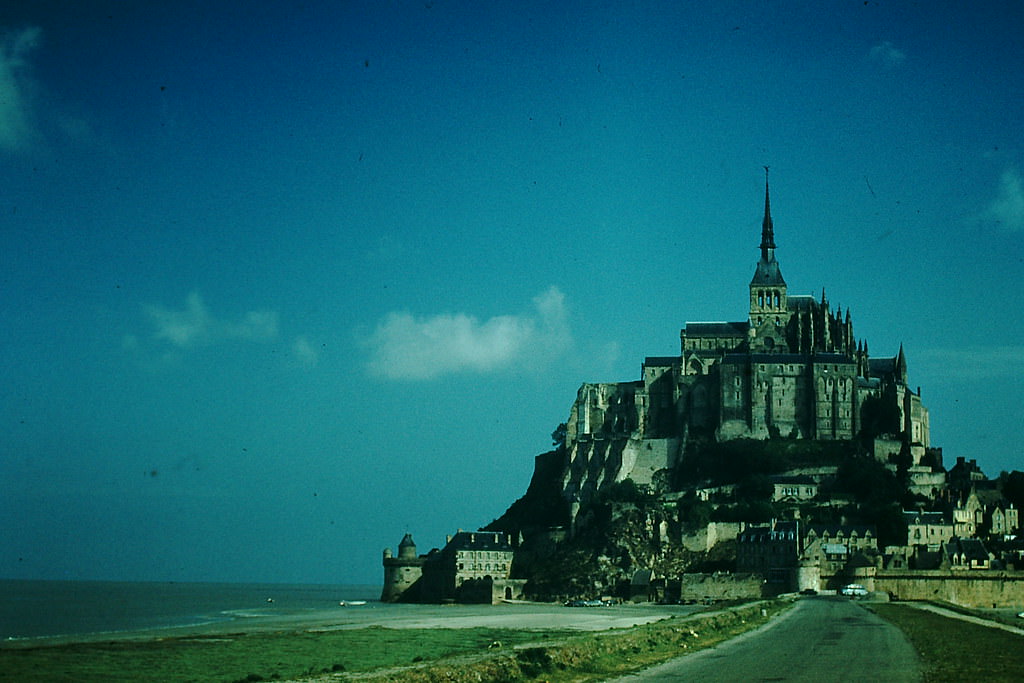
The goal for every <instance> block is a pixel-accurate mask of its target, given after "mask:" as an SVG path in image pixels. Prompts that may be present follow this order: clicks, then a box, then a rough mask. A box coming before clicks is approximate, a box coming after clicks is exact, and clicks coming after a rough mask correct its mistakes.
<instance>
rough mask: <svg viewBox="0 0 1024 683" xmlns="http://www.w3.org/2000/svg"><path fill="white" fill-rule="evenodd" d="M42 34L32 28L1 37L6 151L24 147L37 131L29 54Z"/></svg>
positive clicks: (0, 127)
mask: <svg viewBox="0 0 1024 683" xmlns="http://www.w3.org/2000/svg"><path fill="white" fill-rule="evenodd" d="M40 34H41V31H40V29H39V28H38V27H32V28H24V29H21V30H20V31H9V32H7V33H5V34H3V35H2V36H0V148H2V149H5V150H9V151H11V150H17V149H20V148H22V147H23V146H24V145H25V144H26V143H27V142H28V140H29V139H30V138H31V137H32V135H33V132H34V126H33V121H32V106H31V102H30V100H31V90H32V83H31V79H30V76H29V74H28V61H27V57H28V55H29V53H31V52H32V50H33V49H35V47H36V45H37V44H38V42H39V36H40Z"/></svg>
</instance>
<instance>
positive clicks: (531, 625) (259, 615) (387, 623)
mask: <svg viewBox="0 0 1024 683" xmlns="http://www.w3.org/2000/svg"><path fill="white" fill-rule="evenodd" d="M695 611H699V608H697V607H696V606H681V605H648V604H644V605H614V606H609V607H565V606H562V605H560V604H554V603H516V604H501V605H386V604H381V603H376V602H370V603H367V604H366V605H358V606H337V607H333V608H324V609H315V610H305V611H302V612H296V613H278V612H275V611H274V610H240V611H237V612H233V613H231V615H230V617H231V618H230V619H228V620H224V621H216V622H211V623H207V624H199V625H191V626H179V627H172V628H160V629H148V630H139V631H118V632H107V633H93V634H84V635H83V634H77V635H69V636H53V637H44V638H26V639H19V640H13V641H5V642H3V643H2V644H0V647H3V648H17V647H19V646H22V647H35V646H40V645H58V644H67V643H89V642H103V641H115V640H116V641H123V640H161V639H172V638H188V637H190V636H195V637H203V638H209V637H211V636H217V635H227V634H240V633H268V632H302V631H313V632H315V631H334V630H341V629H358V628H368V627H372V626H378V627H386V628H394V629H432V628H455V629H458V628H478V627H486V628H509V629H522V630H543V629H549V630H550V629H567V630H578V631H603V630H607V629H614V628H628V627H630V626H636V625H638V624H646V623H650V622H653V621H658V620H660V619H665V618H667V617H671V616H675V615H686V614H692V613H693V612H695Z"/></svg>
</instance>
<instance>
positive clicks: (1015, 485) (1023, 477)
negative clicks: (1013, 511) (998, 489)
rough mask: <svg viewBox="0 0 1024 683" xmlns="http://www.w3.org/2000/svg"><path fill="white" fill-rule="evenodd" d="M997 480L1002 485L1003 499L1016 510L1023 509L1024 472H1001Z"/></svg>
mask: <svg viewBox="0 0 1024 683" xmlns="http://www.w3.org/2000/svg"><path fill="white" fill-rule="evenodd" d="M999 480H1000V484H1002V490H1003V498H1005V499H1006V500H1007V501H1009V502H1011V503H1013V506H1014V507H1016V508H1018V509H1019V508H1024V472H1019V471H1017V470H1014V471H1012V472H1009V473H1007V472H1003V473H1002V475H1000V477H999Z"/></svg>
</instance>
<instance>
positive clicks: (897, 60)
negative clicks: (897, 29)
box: [868, 40, 907, 67]
mask: <svg viewBox="0 0 1024 683" xmlns="http://www.w3.org/2000/svg"><path fill="white" fill-rule="evenodd" d="M868 56H869V57H870V58H871V60H872V61H875V62H879V63H880V64H883V65H884V66H887V67H895V66H899V65H900V64H902V63H903V61H904V60H905V59H906V58H907V55H906V53H904V52H903V51H902V50H900V49H898V48H897V47H896V46H895V45H893V44H892V43H891V42H889V41H888V40H886V41H884V42H881V43H879V44H878V45H875V46H874V47H872V48H871V50H870V51H869V52H868Z"/></svg>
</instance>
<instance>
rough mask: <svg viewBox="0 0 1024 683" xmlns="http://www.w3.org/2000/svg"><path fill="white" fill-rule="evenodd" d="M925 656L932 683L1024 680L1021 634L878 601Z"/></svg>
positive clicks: (885, 616) (878, 609)
mask: <svg viewBox="0 0 1024 683" xmlns="http://www.w3.org/2000/svg"><path fill="white" fill-rule="evenodd" d="M871 609H873V610H874V611H875V612H876V613H877V614H878V615H879V616H880V617H882V618H883V619H885V620H887V621H889V622H891V623H893V624H895V625H896V626H897V627H898V628H899V629H900V630H901V631H903V633H905V634H906V636H907V638H908V639H909V640H910V642H911V643H912V644H913V645H914V648H915V649H916V650H917V652H918V654H919V655H920V657H921V663H922V667H923V669H924V680H925V681H926V682H927V681H937V682H938V681H943V682H944V681H968V680H970V681H1021V680H1024V659H1022V658H1021V656H1020V654H1021V651H1022V645H1024V641H1022V640H1021V636H1019V635H1016V634H1013V633H1008V632H1007V631H1002V630H999V629H994V628H989V627H987V626H979V625H977V624H972V623H969V622H966V621H962V620H960V619H951V618H949V617H944V616H942V615H940V614H935V613H934V612H927V611H925V610H919V609H914V608H912V607H910V606H908V605H901V604H877V605H872V606H871Z"/></svg>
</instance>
